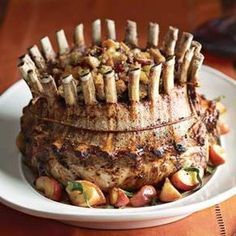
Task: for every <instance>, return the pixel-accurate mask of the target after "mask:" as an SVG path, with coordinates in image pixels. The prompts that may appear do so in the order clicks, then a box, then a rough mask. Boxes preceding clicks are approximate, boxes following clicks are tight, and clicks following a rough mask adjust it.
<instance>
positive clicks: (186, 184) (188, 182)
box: [170, 169, 199, 191]
mask: <svg viewBox="0 0 236 236" xmlns="http://www.w3.org/2000/svg"><path fill="white" fill-rule="evenodd" d="M186 178H188V179H186ZM170 181H171V183H172V184H173V185H174V186H175V187H176V188H177V189H179V190H183V191H190V190H193V189H194V188H196V187H197V186H198V185H199V182H195V181H194V180H192V176H191V174H189V175H188V174H187V171H185V170H183V169H181V170H179V171H177V172H176V173H175V174H173V175H172V176H171V178H170Z"/></svg>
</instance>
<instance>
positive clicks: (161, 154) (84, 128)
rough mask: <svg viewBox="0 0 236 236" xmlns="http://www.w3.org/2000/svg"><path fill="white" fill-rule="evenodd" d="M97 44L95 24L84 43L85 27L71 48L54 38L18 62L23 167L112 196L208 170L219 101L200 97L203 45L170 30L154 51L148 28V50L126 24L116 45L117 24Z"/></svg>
mask: <svg viewBox="0 0 236 236" xmlns="http://www.w3.org/2000/svg"><path fill="white" fill-rule="evenodd" d="M108 22H109V23H108V24H107V32H108V33H107V35H108V36H107V39H106V40H104V41H102V36H101V22H100V20H96V21H95V22H94V23H93V27H92V45H91V46H90V47H86V45H85V40H84V35H83V25H82V24H80V25H78V26H77V27H76V30H75V35H74V46H72V47H70V46H69V43H68V42H67V39H66V36H65V33H64V31H63V30H60V31H58V32H57V33H56V38H57V42H58V46H59V53H55V51H54V49H53V47H52V45H51V43H50V41H49V39H48V37H44V38H43V39H42V40H41V45H42V51H40V50H39V48H38V47H37V46H36V45H34V46H33V47H31V48H30V49H29V54H26V55H24V56H22V57H21V58H20V64H19V66H18V67H19V70H20V72H21V75H22V78H23V79H25V81H26V83H27V84H28V85H29V88H30V90H31V92H32V96H33V98H32V100H31V101H30V103H29V105H28V106H26V107H25V108H24V110H23V116H22V118H21V131H20V136H21V139H22V146H21V151H22V153H23V154H24V156H25V161H26V163H27V164H28V165H29V166H30V167H31V168H32V169H34V170H35V171H36V173H37V174H38V175H41V174H44V175H49V176H50V175H51V176H53V177H54V178H55V179H57V180H58V181H59V182H61V183H62V184H64V185H66V183H67V182H68V181H72V180H77V179H83V180H88V181H91V182H93V183H95V184H96V185H98V186H99V187H100V188H101V189H102V190H104V191H108V190H110V189H111V188H112V187H120V188H122V189H139V188H140V187H142V186H144V185H147V184H150V185H156V184H158V183H159V182H161V181H163V180H164V179H165V178H166V177H168V176H170V175H171V174H173V173H175V172H176V171H177V170H179V169H181V168H182V167H184V166H186V165H188V166H191V165H193V166H197V167H202V168H206V165H207V162H208V147H209V142H212V140H213V141H214V140H215V139H216V138H217V132H216V123H217V120H218V112H217V110H216V108H215V104H214V102H212V101H208V100H206V99H205V98H203V97H202V96H200V95H199V94H198V93H197V91H196V89H197V86H198V72H199V69H200V67H201V64H202V62H203V58H204V57H203V55H202V54H201V53H200V50H201V45H200V44H199V43H198V42H196V41H193V36H192V35H191V34H190V33H186V32H183V33H182V34H181V36H180V37H179V30H178V29H177V28H174V27H171V26H170V27H169V30H168V31H167V33H166V35H165V37H164V40H163V42H162V43H161V46H160V47H158V43H159V42H158V41H159V26H158V24H156V23H150V24H149V33H148V42H147V47H146V48H144V49H143V48H140V47H139V46H138V37H137V26H136V23H135V22H133V21H128V23H127V27H126V31H125V40H124V41H123V42H118V41H117V40H116V32H115V27H114V22H113V21H108Z"/></svg>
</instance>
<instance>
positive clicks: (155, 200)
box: [150, 197, 158, 206]
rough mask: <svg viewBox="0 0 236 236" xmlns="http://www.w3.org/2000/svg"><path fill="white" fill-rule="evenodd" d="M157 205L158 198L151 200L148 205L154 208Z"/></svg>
mask: <svg viewBox="0 0 236 236" xmlns="http://www.w3.org/2000/svg"><path fill="white" fill-rule="evenodd" d="M157 204H158V198H157V197H154V198H152V200H151V203H150V205H151V206H156V205H157Z"/></svg>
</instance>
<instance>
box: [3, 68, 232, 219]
mask: <svg viewBox="0 0 236 236" xmlns="http://www.w3.org/2000/svg"><path fill="white" fill-rule="evenodd" d="M203 68H204V69H205V70H206V71H208V72H209V73H211V74H213V75H215V76H219V77H220V78H219V79H223V78H224V80H225V81H226V82H227V83H229V84H231V85H233V86H236V81H234V80H233V79H232V78H230V77H229V76H227V75H225V74H223V73H222V72H220V71H217V70H215V69H213V68H211V67H209V66H205V65H204V66H203ZM21 82H22V81H18V82H16V83H15V84H13V85H12V86H11V87H10V88H8V89H7V90H6V91H5V92H4V93H3V94H2V95H1V96H0V98H1V100H0V105H1V101H2V100H3V99H7V97H8V96H9V95H11V93H12V92H14V91H15V90H16V89H17V87H18V86H19V85H20V83H21ZM235 194H236V186H234V187H232V188H231V189H228V190H227V191H225V192H223V193H221V194H219V195H216V196H214V197H212V198H210V199H208V200H205V201H203V202H200V203H194V204H189V205H187V206H179V207H174V208H171V209H160V210H156V209H155V208H156V207H155V206H153V207H145V209H147V210H145V211H143V215H142V219H143V220H145V219H146V220H148V219H151V218H153V217H161V218H163V217H170V216H172V215H173V216H176V215H183V214H189V213H190V212H195V211H199V210H201V209H204V208H206V207H210V206H213V205H215V204H217V203H219V202H221V201H224V200H226V199H228V198H230V197H232V196H233V195H235ZM0 201H1V202H2V203H3V204H5V205H7V206H9V207H12V208H14V209H16V210H19V211H22V212H24V213H27V214H31V215H35V216H40V217H44V218H53V219H58V220H65V217H67V218H68V219H70V220H76V219H78V217H79V218H80V217H83V221H87V220H89V221H91V220H94V221H96V222H99V221H101V222H102V221H104V220H107V221H121V220H126V219H127V220H131V218H130V217H132V219H133V220H138V219H140V211H136V212H129V211H123V210H124V209H122V210H121V211H119V210H118V211H117V209H115V210H113V209H106V212H105V213H98V212H96V214H95V215H94V214H92V212H91V214H88V212H86V213H84V214H83V213H81V212H79V213H77V214H73V213H70V214H67V213H55V212H49V211H43V210H42V211H38V210H35V209H32V208H27V206H21V205H17V204H14V203H12V202H10V201H7V200H6V199H3V198H2V197H1V196H0ZM190 208H191V211H190V210H189V209H190ZM136 209H138V208H136ZM142 209H144V208H142ZM127 210H128V209H127ZM122 211H123V212H122ZM176 212H178V214H176ZM98 214H99V215H98ZM114 215H116V216H117V217H113V218H112V220H111V216H114ZM99 216H101V217H102V218H101V219H98V217H99ZM121 218H122V219H121ZM80 221H82V220H81V219H80Z"/></svg>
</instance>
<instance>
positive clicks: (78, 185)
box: [67, 181, 91, 208]
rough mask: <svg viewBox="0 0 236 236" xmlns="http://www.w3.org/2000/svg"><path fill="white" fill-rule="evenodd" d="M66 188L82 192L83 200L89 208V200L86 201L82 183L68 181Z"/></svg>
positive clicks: (86, 197)
mask: <svg viewBox="0 0 236 236" xmlns="http://www.w3.org/2000/svg"><path fill="white" fill-rule="evenodd" d="M67 189H68V190H69V191H80V193H81V194H83V197H84V200H85V202H86V204H87V206H88V207H90V208H91V206H90V204H89V201H88V196H87V194H86V192H85V191H84V188H83V185H82V184H81V183H80V182H76V181H74V182H72V181H68V183H67Z"/></svg>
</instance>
